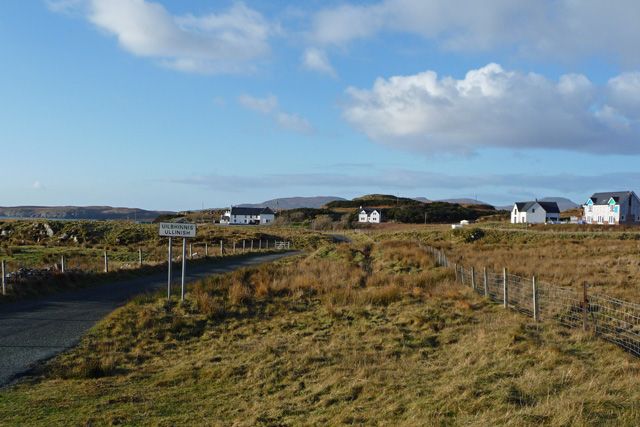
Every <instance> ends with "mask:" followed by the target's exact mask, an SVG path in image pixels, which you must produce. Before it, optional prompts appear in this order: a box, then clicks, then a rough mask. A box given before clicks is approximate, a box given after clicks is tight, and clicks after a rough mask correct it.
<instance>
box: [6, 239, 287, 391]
mask: <svg viewBox="0 0 640 427" xmlns="http://www.w3.org/2000/svg"><path fill="white" fill-rule="evenodd" d="M294 254H296V253H292V252H289V253H279V254H268V255H256V256H249V257H246V258H239V259H238V258H236V259H227V260H224V259H223V260H218V261H217V262H212V263H210V264H200V265H197V266H193V267H192V268H191V269H189V268H187V273H188V274H187V281H188V282H193V281H195V280H197V279H200V278H202V277H205V276H208V275H211V274H216V273H226V272H229V271H231V270H235V269H237V268H241V267H246V266H250V265H256V264H261V263H265V262H270V261H275V260H277V259H280V258H283V257H286V256H291V255H294ZM178 273H179V272H178ZM174 279H175V281H174V285H173V288H174V295H179V292H180V289H179V288H180V283H179V282H180V278H179V277H175V278H174ZM166 286H167V278H166V272H165V273H162V274H160V273H158V274H154V275H152V276H147V277H139V278H135V279H130V280H125V281H120V282H117V283H110V284H101V285H99V286H94V287H90V288H85V289H81V290H76V291H72V292H66V293H60V294H56V295H52V296H48V297H44V298H40V299H38V300H30V301H19V302H15V303H9V304H2V305H0V387H1V386H4V385H6V384H8V383H10V382H11V381H12V380H14V379H16V378H18V377H19V376H20V375H21V374H24V373H25V372H27V371H28V370H29V369H31V368H32V367H33V366H34V365H35V364H37V363H38V362H41V361H43V360H46V359H48V358H50V357H52V356H54V355H56V354H57V353H59V352H61V351H63V350H66V349H68V348H69V347H72V346H74V345H75V344H76V343H77V342H78V341H79V340H80V338H81V337H82V335H84V333H85V332H86V331H87V330H88V329H89V328H91V327H92V326H93V325H94V324H96V323H97V322H98V321H99V320H100V319H102V318H103V317H105V316H106V315H107V314H109V313H110V312H111V311H113V310H114V309H115V308H117V307H119V306H121V305H123V304H124V303H126V302H127V301H128V300H129V299H131V297H132V296H134V295H137V294H140V293H143V292H148V291H155V290H158V289H166Z"/></svg>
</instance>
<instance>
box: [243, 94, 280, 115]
mask: <svg viewBox="0 0 640 427" xmlns="http://www.w3.org/2000/svg"><path fill="white" fill-rule="evenodd" d="M238 102H239V103H240V105H242V106H243V107H245V108H248V109H249V110H253V111H257V112H258V113H262V114H271V113H273V112H274V111H276V110H277V108H278V98H276V97H275V96H274V95H269V96H267V97H266V98H257V97H254V96H251V95H246V94H243V95H240V96H239V97H238Z"/></svg>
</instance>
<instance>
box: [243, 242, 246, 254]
mask: <svg viewBox="0 0 640 427" xmlns="http://www.w3.org/2000/svg"><path fill="white" fill-rule="evenodd" d="M245 246H246V242H245V241H244V239H242V253H244V249H245Z"/></svg>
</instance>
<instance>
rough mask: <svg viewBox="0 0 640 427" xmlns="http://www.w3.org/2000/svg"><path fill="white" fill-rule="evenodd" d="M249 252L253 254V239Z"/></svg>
mask: <svg viewBox="0 0 640 427" xmlns="http://www.w3.org/2000/svg"><path fill="white" fill-rule="evenodd" d="M251 252H253V239H251Z"/></svg>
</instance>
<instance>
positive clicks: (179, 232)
mask: <svg viewBox="0 0 640 427" xmlns="http://www.w3.org/2000/svg"><path fill="white" fill-rule="evenodd" d="M160 236H161V237H196V225H195V224H178V223H173V222H161V223H160Z"/></svg>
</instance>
